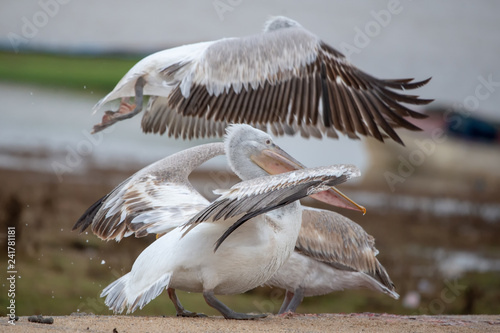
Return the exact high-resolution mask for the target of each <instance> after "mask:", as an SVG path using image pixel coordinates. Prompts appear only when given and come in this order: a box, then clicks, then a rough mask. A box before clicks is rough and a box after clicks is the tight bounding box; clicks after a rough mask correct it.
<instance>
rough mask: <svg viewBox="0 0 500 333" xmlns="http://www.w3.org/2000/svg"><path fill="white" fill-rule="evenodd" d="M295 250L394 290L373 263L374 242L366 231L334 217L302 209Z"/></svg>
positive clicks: (384, 274)
mask: <svg viewBox="0 0 500 333" xmlns="http://www.w3.org/2000/svg"><path fill="white" fill-rule="evenodd" d="M295 250H296V251H297V252H299V253H301V254H303V255H305V256H308V257H311V258H314V259H315V260H318V261H321V262H323V263H325V264H327V265H330V266H332V267H335V268H337V269H342V270H352V271H359V272H363V273H366V274H368V275H370V276H372V277H373V278H375V279H377V280H379V281H380V282H382V283H383V284H384V285H385V286H386V287H388V288H389V289H390V290H393V289H394V284H393V283H392V281H391V279H390V278H389V275H388V274H387V272H386V270H385V268H384V267H383V266H382V265H381V264H380V262H379V261H378V260H377V258H376V255H377V254H378V250H377V249H376V248H375V240H374V238H373V237H372V236H370V235H368V234H367V233H366V231H365V230H364V229H363V228H362V227H361V226H359V225H358V224H356V223H354V222H353V221H351V220H350V219H348V218H347V217H345V216H342V215H340V214H338V213H335V212H331V211H326V210H319V209H313V208H304V210H303V212H302V227H301V229H300V234H299V237H298V239H297V243H296V245H295Z"/></svg>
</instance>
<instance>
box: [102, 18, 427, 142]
mask: <svg viewBox="0 0 500 333" xmlns="http://www.w3.org/2000/svg"><path fill="white" fill-rule="evenodd" d="M429 80H430V78H429V79H426V80H423V81H419V82H413V79H397V80H381V79H377V78H375V77H373V76H371V75H369V74H367V73H365V72H363V71H361V70H360V69H358V68H357V67H355V66H354V65H352V64H351V63H349V62H348V61H347V60H346V58H345V57H344V56H343V55H342V54H341V53H340V52H338V51H337V50H335V49H334V48H332V47H331V46H329V45H327V44H326V43H324V42H323V41H321V39H319V37H317V36H315V35H314V34H312V33H311V32H309V31H307V30H306V29H304V28H303V27H302V26H301V25H300V24H299V23H297V22H295V21H293V20H291V19H289V18H286V17H275V18H273V19H271V20H270V21H269V22H267V24H266V26H265V28H264V31H263V32H262V33H260V34H257V35H253V36H248V37H243V38H224V39H221V40H217V41H212V42H203V43H197V44H190V45H184V46H180V47H176V48H172V49H168V50H164V51H160V52H157V53H154V54H152V55H150V56H148V57H146V58H144V59H142V60H141V61H139V62H138V63H137V64H136V65H135V66H133V67H132V68H131V69H130V70H129V72H128V73H127V74H125V76H124V77H123V78H122V79H121V80H120V81H119V82H118V84H117V85H116V87H115V88H114V89H113V91H111V92H110V93H109V94H108V95H107V96H105V97H104V98H103V99H102V100H101V101H99V102H98V103H97V104H96V106H95V107H94V112H96V111H97V110H100V109H101V107H103V106H104V104H106V103H108V102H110V101H114V100H118V99H121V102H120V106H119V109H118V111H116V112H113V111H106V112H105V115H104V116H103V119H102V123H100V124H98V125H95V126H94V132H98V131H100V130H102V129H104V128H106V127H108V126H110V125H112V124H114V123H116V122H117V121H119V120H123V119H128V118H131V117H133V116H135V115H136V114H138V113H139V112H141V110H142V108H143V96H145V95H149V96H150V99H149V102H148V104H147V106H146V110H145V113H144V116H143V118H142V129H143V131H144V132H153V133H160V134H164V133H167V134H168V135H169V136H175V137H182V138H188V139H189V138H199V137H208V136H216V135H218V136H222V135H223V133H224V128H225V127H226V125H227V124H229V123H246V124H251V125H253V126H255V127H258V128H261V129H264V130H267V129H270V130H271V131H272V133H273V134H274V135H283V134H284V133H287V134H293V133H295V132H297V131H300V133H301V134H302V135H303V136H305V137H309V136H314V137H322V135H323V134H326V135H327V136H329V137H338V136H337V133H336V132H337V131H338V132H341V133H344V134H346V135H348V136H349V137H351V138H358V136H357V134H360V135H365V136H372V137H374V138H376V139H378V140H380V141H383V140H384V137H386V135H388V136H389V137H391V138H392V139H394V140H395V141H397V142H399V143H400V144H403V143H402V141H401V139H400V138H399V136H398V135H397V134H396V132H395V131H394V128H396V127H404V128H406V129H409V130H419V128H418V127H416V126H415V125H413V124H412V123H410V122H408V121H407V120H406V119H405V117H413V118H423V117H426V116H425V115H423V114H420V113H418V112H415V111H412V110H410V109H408V108H407V107H405V106H404V105H403V104H401V103H405V104H418V105H422V104H427V103H429V102H431V101H432V100H429V99H421V98H419V97H418V96H415V95H407V94H403V93H400V92H397V90H403V91H406V90H411V89H415V88H418V87H421V86H423V85H424V84H426V83H427V82H428V81H429ZM131 97H134V103H129V98H131Z"/></svg>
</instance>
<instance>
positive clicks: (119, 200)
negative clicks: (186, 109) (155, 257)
mask: <svg viewBox="0 0 500 333" xmlns="http://www.w3.org/2000/svg"><path fill="white" fill-rule="evenodd" d="M223 153H224V144H223V143H220V142H219V143H211V144H206V145H200V146H197V147H194V148H191V149H187V150H184V151H182V152H179V153H177V154H174V155H171V156H169V157H167V158H165V159H163V160H160V161H158V162H156V163H153V164H151V165H149V166H148V167H146V168H144V169H142V170H140V171H138V172H137V173H136V174H135V175H133V176H132V177H130V178H128V179H127V180H125V181H124V182H123V183H121V184H120V185H118V186H117V187H116V188H115V189H113V191H111V192H110V193H109V194H107V195H105V196H104V197H102V198H101V199H99V200H98V201H97V202H95V203H94V204H93V205H92V206H90V207H89V208H88V209H87V211H86V212H85V213H84V214H83V215H82V216H81V217H80V219H79V220H78V221H77V222H76V224H75V225H74V226H73V230H76V229H79V230H80V232H82V231H84V230H85V229H87V228H88V227H89V226H90V227H91V230H92V232H94V233H95V234H96V235H97V236H99V237H100V238H102V239H105V240H110V239H116V241H120V240H121V239H122V238H123V237H127V236H130V235H132V234H135V236H136V237H143V236H146V235H148V234H150V233H155V234H160V233H165V232H168V231H170V230H171V229H173V228H175V227H177V226H179V225H182V224H183V223H185V222H186V221H188V220H189V219H190V218H192V217H193V216H194V215H196V213H198V212H199V211H200V210H202V209H203V208H205V207H207V206H208V205H209V201H208V200H206V199H205V198H204V197H203V196H201V195H200V194H199V193H198V192H197V191H196V190H195V189H194V188H193V186H192V185H191V183H190V182H189V181H188V176H189V174H190V173H191V171H192V170H194V169H195V168H196V167H197V166H199V165H200V164H202V163H203V162H205V161H207V160H209V159H211V158H212V157H215V156H217V155H222V154H223Z"/></svg>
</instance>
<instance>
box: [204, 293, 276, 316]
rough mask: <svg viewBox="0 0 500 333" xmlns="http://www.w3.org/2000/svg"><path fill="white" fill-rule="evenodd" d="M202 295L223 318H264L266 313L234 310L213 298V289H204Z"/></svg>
mask: <svg viewBox="0 0 500 333" xmlns="http://www.w3.org/2000/svg"><path fill="white" fill-rule="evenodd" d="M203 297H204V298H205V301H206V302H207V304H208V305H210V306H211V307H213V308H214V309H216V310H217V311H219V312H220V313H221V314H222V315H223V316H224V318H226V319H240V320H248V319H257V318H265V317H267V314H263V313H261V314H257V315H251V314H246V313H239V312H234V311H233V310H231V309H230V308H228V307H227V306H226V305H224V303H222V302H221V301H219V300H218V299H217V298H215V295H214V292H213V291H205V292H203Z"/></svg>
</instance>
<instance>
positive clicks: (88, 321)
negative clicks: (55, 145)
mask: <svg viewBox="0 0 500 333" xmlns="http://www.w3.org/2000/svg"><path fill="white" fill-rule="evenodd" d="M53 318H54V323H53V324H52V325H47V324H36V323H30V322H28V319H27V317H21V318H20V319H19V321H18V322H17V323H16V325H15V326H11V325H8V324H7V323H6V321H5V319H2V323H1V326H0V328H1V330H4V329H6V328H7V327H9V326H10V327H9V332H118V333H123V332H150V333H153V332H243V331H245V332H328V331H332V330H334V331H336V332H362V331H366V332H382V331H383V332H385V333H391V332H398V333H399V332H436V333H439V332H486V331H492V332H493V331H495V332H498V331H500V315H490V316H486V315H475V316H396V315H389V314H373V313H363V314H322V315H295V316H290V315H288V316H287V315H285V316H274V315H271V316H269V317H267V318H265V319H260V320H251V321H237V320H225V319H223V318H222V317H209V318H176V317H135V316H94V315H90V316H82V315H79V316H62V317H53Z"/></svg>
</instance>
